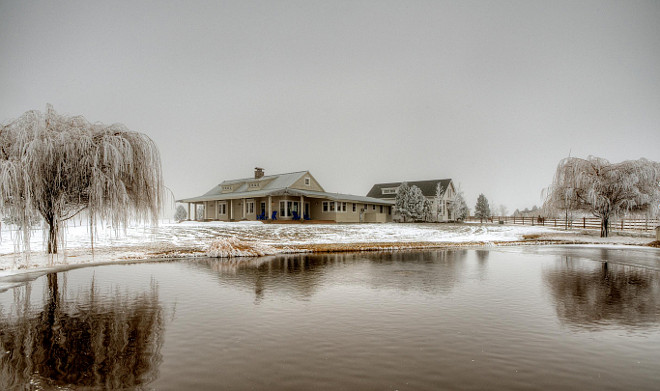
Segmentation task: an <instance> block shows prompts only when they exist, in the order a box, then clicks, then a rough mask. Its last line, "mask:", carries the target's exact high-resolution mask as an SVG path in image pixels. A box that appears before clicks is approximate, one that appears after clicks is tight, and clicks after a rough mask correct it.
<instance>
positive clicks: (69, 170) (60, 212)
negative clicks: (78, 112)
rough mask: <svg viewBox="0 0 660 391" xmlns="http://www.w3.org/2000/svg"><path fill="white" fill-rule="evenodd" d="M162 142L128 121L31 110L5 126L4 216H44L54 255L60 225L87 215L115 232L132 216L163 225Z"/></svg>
mask: <svg viewBox="0 0 660 391" xmlns="http://www.w3.org/2000/svg"><path fill="white" fill-rule="evenodd" d="M162 188H163V186H162V175H161V163H160V155H159V153H158V149H157V148H156V145H155V143H154V142H153V141H152V140H151V139H150V138H149V137H147V136H145V135H144V134H141V133H138V132H133V131H130V130H128V129H127V128H126V127H125V126H124V125H121V124H113V125H103V124H99V123H94V124H92V123H90V122H88V121H87V120H85V118H83V117H81V116H65V115H59V114H57V113H56V112H55V110H53V108H52V106H50V105H48V106H47V108H46V112H44V113H42V112H39V111H36V110H35V111H28V112H26V113H25V114H23V115H22V116H21V117H19V118H18V119H16V120H14V121H11V122H10V123H8V124H7V125H3V126H2V127H0V214H2V215H3V216H10V217H11V218H13V219H17V220H18V221H21V222H23V224H22V227H23V229H22V230H21V233H20V234H19V235H20V236H22V241H23V244H24V247H25V249H26V250H29V239H30V230H29V228H28V227H29V224H27V223H28V222H29V219H30V216H31V215H32V214H35V213H37V214H39V215H40V216H41V217H42V218H43V220H44V221H45V223H46V225H47V229H48V253H51V254H55V253H57V251H58V240H60V239H61V228H62V227H63V224H64V222H65V221H66V220H68V219H71V218H72V217H74V216H76V215H78V214H79V213H81V212H84V213H85V214H86V218H88V219H89V221H90V223H91V225H92V226H91V227H90V233H91V235H92V237H91V239H92V244H93V241H94V239H93V232H94V227H95V224H96V221H97V220H103V221H106V222H108V223H110V224H111V225H112V226H113V227H114V228H115V229H118V227H120V226H121V225H125V224H127V222H128V221H129V220H132V219H134V220H138V221H146V220H151V221H152V222H156V219H157V216H158V212H159V208H160V205H161V197H162Z"/></svg>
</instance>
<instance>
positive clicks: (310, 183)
mask: <svg viewBox="0 0 660 391" xmlns="http://www.w3.org/2000/svg"><path fill="white" fill-rule="evenodd" d="M289 187H290V188H292V189H299V190H312V191H323V192H324V191H325V190H323V187H321V185H320V184H319V182H318V181H317V180H316V178H314V177H313V176H312V174H310V173H309V171H306V172H305V173H304V174H303V175H302V176H301V177H300V178H298V180H296V181H295V182H294V183H293V184H292V185H291V186H289Z"/></svg>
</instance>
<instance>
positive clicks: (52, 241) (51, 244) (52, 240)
mask: <svg viewBox="0 0 660 391" xmlns="http://www.w3.org/2000/svg"><path fill="white" fill-rule="evenodd" d="M48 254H57V230H56V228H55V222H53V221H49V222H48Z"/></svg>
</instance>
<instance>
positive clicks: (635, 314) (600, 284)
mask: <svg viewBox="0 0 660 391" xmlns="http://www.w3.org/2000/svg"><path fill="white" fill-rule="evenodd" d="M543 277H544V280H545V283H546V286H547V287H548V288H549V290H550V292H551V293H552V296H553V299H554V301H555V306H556V310H557V315H558V317H559V319H560V320H561V321H562V322H566V323H570V324H573V325H578V326H586V327H593V326H597V325H598V324H600V323H616V324H619V325H624V326H643V325H644V324H649V323H657V322H658V321H659V320H660V319H659V318H658V317H659V316H660V282H659V279H658V272H656V271H652V270H647V269H642V268H636V267H629V266H623V265H612V264H611V263H609V264H608V263H607V262H604V263H602V264H600V265H598V266H596V267H591V263H584V262H580V261H577V260H573V259H572V258H569V257H566V258H565V262H564V263H563V264H561V266H558V267H557V268H554V269H546V270H544V271H543Z"/></svg>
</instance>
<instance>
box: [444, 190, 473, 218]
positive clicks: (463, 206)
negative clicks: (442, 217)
mask: <svg viewBox="0 0 660 391" xmlns="http://www.w3.org/2000/svg"><path fill="white" fill-rule="evenodd" d="M449 207H450V208H451V215H452V216H453V218H454V220H465V219H466V218H467V217H468V215H469V214H470V209H469V208H468V206H467V203H466V202H465V197H463V191H462V190H461V188H460V187H459V188H458V189H457V190H456V192H455V193H454V197H453V199H452V201H451V203H450V204H449Z"/></svg>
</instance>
